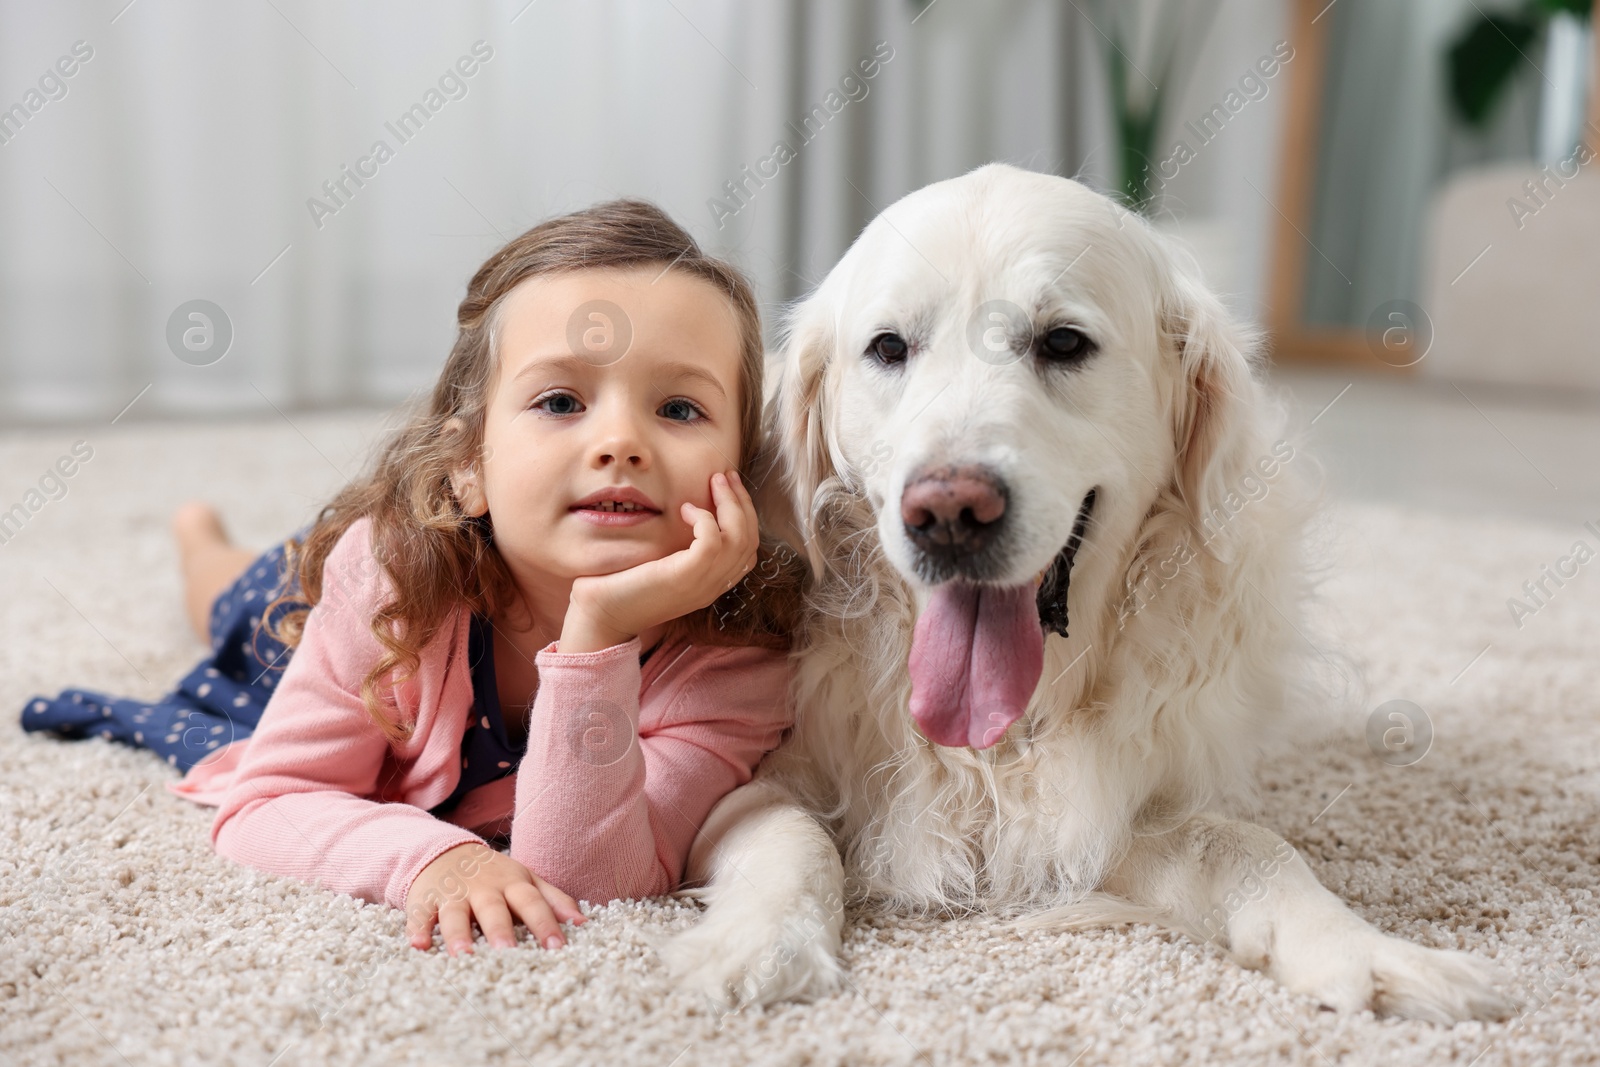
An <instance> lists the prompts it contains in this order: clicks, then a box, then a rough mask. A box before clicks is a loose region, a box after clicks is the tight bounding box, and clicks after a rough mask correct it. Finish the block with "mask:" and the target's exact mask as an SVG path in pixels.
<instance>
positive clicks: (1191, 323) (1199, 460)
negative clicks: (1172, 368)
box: [1162, 255, 1256, 544]
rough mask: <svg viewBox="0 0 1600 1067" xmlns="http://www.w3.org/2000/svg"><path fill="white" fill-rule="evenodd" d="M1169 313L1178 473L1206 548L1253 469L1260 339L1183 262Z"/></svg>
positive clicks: (1175, 274)
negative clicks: (1216, 521) (1254, 362)
mask: <svg viewBox="0 0 1600 1067" xmlns="http://www.w3.org/2000/svg"><path fill="white" fill-rule="evenodd" d="M1170 262H1172V266H1173V270H1172V274H1171V276H1170V285H1169V288H1168V291H1167V299H1166V301H1165V308H1164V310H1163V316H1162V317H1163V324H1162V325H1163V329H1164V330H1165V332H1166V333H1167V334H1168V336H1169V337H1171V338H1172V340H1173V342H1174V344H1175V347H1176V352H1177V359H1178V364H1179V367H1178V395H1177V397H1176V398H1175V402H1174V404H1173V409H1172V410H1173V426H1172V431H1173V441H1174V443H1175V445H1176V447H1177V465H1176V470H1175V472H1174V481H1175V483H1176V485H1175V488H1176V492H1177V495H1178V497H1179V498H1180V499H1181V500H1182V501H1183V502H1184V505H1185V506H1186V510H1187V512H1188V517H1189V519H1190V521H1191V523H1192V524H1193V526H1194V531H1195V535H1196V537H1197V538H1198V540H1200V541H1201V542H1202V543H1203V544H1204V543H1207V542H1208V541H1209V539H1210V537H1211V535H1212V533H1213V532H1214V531H1213V530H1212V529H1211V528H1210V527H1208V526H1207V521H1208V520H1209V519H1211V518H1212V517H1213V516H1214V515H1217V514H1221V515H1224V516H1225V515H1227V514H1228V512H1227V511H1226V510H1225V509H1224V510H1220V511H1219V508H1221V506H1222V504H1223V501H1224V498H1225V497H1226V496H1227V495H1228V494H1229V493H1230V492H1232V491H1234V488H1235V487H1236V486H1237V484H1238V480H1239V478H1240V477H1241V476H1242V475H1243V474H1244V473H1245V472H1246V470H1247V468H1248V467H1249V466H1250V464H1251V462H1252V458H1253V457H1252V455H1251V451H1250V450H1251V448H1252V447H1253V434H1252V432H1251V431H1252V425H1253V424H1252V414H1253V412H1252V410H1251V405H1252V404H1253V403H1255V397H1256V384H1255V381H1254V380H1253V371H1252V367H1251V357H1250V356H1249V355H1248V354H1247V353H1249V352H1252V351H1255V349H1256V338H1255V337H1254V336H1252V335H1250V334H1249V333H1248V332H1247V331H1245V330H1243V329H1242V328H1241V327H1240V326H1239V325H1237V324H1236V323H1235V322H1234V320H1233V317H1232V316H1231V315H1230V314H1229V312H1228V309H1227V308H1226V307H1225V306H1224V305H1223V303H1222V301H1221V300H1219V299H1217V297H1216V295H1215V294H1214V293H1212V292H1211V290H1210V289H1209V288H1207V287H1206V285H1205V283H1204V282H1203V281H1201V279H1200V275H1199V271H1198V269H1197V268H1196V267H1195V266H1194V264H1193V261H1192V259H1189V258H1188V257H1187V256H1185V255H1176V256H1174V257H1172V259H1171V260H1170Z"/></svg>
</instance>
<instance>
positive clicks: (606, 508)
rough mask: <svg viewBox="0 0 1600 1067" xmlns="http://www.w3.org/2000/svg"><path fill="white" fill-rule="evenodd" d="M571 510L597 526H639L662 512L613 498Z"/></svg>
mask: <svg viewBox="0 0 1600 1067" xmlns="http://www.w3.org/2000/svg"><path fill="white" fill-rule="evenodd" d="M570 510H571V511H572V513H573V514H575V515H578V516H579V517H581V518H582V519H583V520H584V521H586V522H592V523H594V524H595V525H596V526H638V525H639V524H640V523H643V522H648V521H649V520H651V519H653V518H656V517H657V516H659V515H660V514H661V512H659V511H656V510H655V509H654V508H647V507H645V506H644V505H642V504H633V503H620V502H617V501H613V500H603V501H600V502H599V503H595V504H586V505H584V506H582V507H575V508H572V509H570Z"/></svg>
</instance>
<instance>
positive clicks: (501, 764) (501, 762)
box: [500, 760, 511, 770]
mask: <svg viewBox="0 0 1600 1067" xmlns="http://www.w3.org/2000/svg"><path fill="white" fill-rule="evenodd" d="M509 766H511V764H509V763H507V762H506V761H505V760H501V761H500V768H501V769H502V770H504V769H505V768H507V767H509Z"/></svg>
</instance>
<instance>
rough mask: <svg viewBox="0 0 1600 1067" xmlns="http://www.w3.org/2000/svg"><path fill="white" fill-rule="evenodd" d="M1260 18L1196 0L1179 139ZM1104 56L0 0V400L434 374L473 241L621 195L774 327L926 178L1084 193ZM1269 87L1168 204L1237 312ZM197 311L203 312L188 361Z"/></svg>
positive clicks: (619, 27)
mask: <svg viewBox="0 0 1600 1067" xmlns="http://www.w3.org/2000/svg"><path fill="white" fill-rule="evenodd" d="M1284 7H1285V5H1284V3H1283V0H1229V2H1228V3H1225V4H1224V5H1223V8H1222V11H1221V13H1220V15H1219V16H1218V19H1217V24H1216V25H1215V26H1214V28H1213V30H1212V32H1211V33H1210V34H1209V35H1208V37H1207V38H1206V41H1205V43H1204V44H1203V45H1200V44H1198V43H1197V44H1195V45H1193V47H1196V48H1199V50H1200V55H1199V56H1198V60H1197V65H1196V69H1195V71H1194V74H1193V76H1192V78H1191V79H1190V81H1189V84H1188V86H1187V89H1186V91H1185V92H1184V93H1183V95H1182V96H1181V97H1179V98H1178V99H1176V100H1175V101H1174V104H1173V107H1172V112H1171V115H1172V122H1171V123H1169V125H1172V126H1173V128H1174V130H1177V129H1179V128H1181V124H1182V122H1183V121H1184V120H1185V119H1187V118H1190V117H1195V116H1198V115H1200V114H1201V113H1203V112H1205V111H1206V110H1207V109H1208V108H1210V107H1211V106H1212V105H1213V104H1214V103H1216V101H1217V100H1219V99H1221V98H1222V95H1223V94H1224V93H1226V92H1227V91H1228V89H1229V88H1230V87H1231V86H1232V85H1233V84H1235V83H1236V82H1237V80H1238V79H1239V77H1240V75H1241V74H1242V73H1245V72H1247V71H1248V70H1249V68H1250V65H1251V64H1252V63H1253V62H1254V61H1255V59H1256V58H1257V57H1258V56H1259V55H1261V54H1263V53H1266V52H1269V51H1271V50H1272V47H1273V44H1274V42H1275V41H1278V40H1280V39H1281V37H1282V35H1283V32H1284V29H1283V27H1284V26H1285V25H1286V16H1285V13H1284ZM1104 47H1105V41H1104V35H1103V33H1102V32H1101V31H1100V30H1099V29H1098V28H1097V27H1096V26H1095V25H1094V24H1093V23H1092V21H1091V20H1090V19H1089V17H1088V15H1087V14H1086V12H1085V10H1084V8H1083V6H1082V5H1080V4H1075V3H1072V2H1071V0H1065V2H1056V0H986V2H979V0H936V2H935V3H934V4H933V5H932V6H928V7H925V6H923V5H921V4H919V3H916V2H913V0H863V2H859V3H846V2H844V0H834V2H827V3H802V2H799V0H777V2H767V3H749V2H743V3H741V2H738V0H673V2H672V3H663V2H659V0H633V2H627V0H612V2H603V3H591V4H582V5H579V4H557V3H551V2H548V0H546V2H533V3H529V2H528V0H509V2H504V3H500V2H496V3H488V2H477V3H466V4H453V5H448V6H447V5H437V4H432V5H430V4H422V3H415V2H413V3H405V4H385V5H381V6H380V5H366V6H357V5H354V4H319V3H313V2H310V0H271V2H266V0H263V2H261V3H248V4H238V5H228V6H222V5H216V4H205V3H200V2H198V0H165V2H156V0H135V2H134V3H132V4H126V5H125V6H124V3H123V2H121V0H118V2H114V3H112V4H109V5H105V4H93V5H91V4H87V3H61V4H50V5H42V4H37V3H26V2H23V0H3V2H0V108H6V107H10V108H11V111H9V112H6V113H5V114H8V115H10V116H11V117H10V120H9V121H6V119H5V118H4V117H3V116H0V419H4V420H5V421H6V422H8V423H13V424H14V423H17V422H21V421H41V420H55V419H78V418H108V419H109V418H112V417H114V416H115V417H118V418H130V419H138V418H151V417H157V416H161V415H169V414H191V413H196V414H215V413H218V412H227V411H244V410H270V408H272V407H276V408H279V409H280V410H291V409H295V408H307V407H319V406H329V405H340V404H349V403H390V402H393V401H395V400H397V399H400V398H403V397H405V396H407V395H409V394H411V393H413V392H414V391H416V390H419V389H422V388H426V387H427V386H428V385H429V384H431V382H432V380H433V378H434V376H435V373H436V371H437V368H438V365H439V363H440V361H441V360H442V358H443V356H444V354H445V352H446V351H447V350H448V348H449V345H450V343H451V340H452V339H453V336H454V312H455V305H456V303H457V301H459V299H460V297H461V295H462V293H463V292H464V288H465V283H466V280H467V278H468V277H469V275H470V274H471V272H472V271H473V270H474V269H475V268H476V267H477V265H478V264H479V263H480V262H481V261H482V260H483V259H484V258H485V257H486V256H487V255H488V254H489V253H490V252H491V251H493V250H494V249H495V248H496V247H498V246H499V245H500V244H501V243H503V242H504V241H505V240H506V239H508V238H509V237H511V236H513V235H514V234H516V233H518V232H520V231H521V230H523V229H525V228H527V227H528V226H530V225H532V224H534V223H535V222H537V221H539V220H540V219H542V218H545V217H547V216H549V215H552V214H555V213H559V212H562V211H566V210H571V209H574V208H577V207H581V206H584V205H586V204H589V203H591V202H593V201H595V200H597V199H602V198H606V197H612V196H619V195H637V196H644V197H648V198H651V199H653V200H655V201H657V202H658V203H660V204H661V205H662V206H663V207H664V208H666V209H667V210H668V211H670V212H671V213H672V214H673V215H674V216H675V217H676V218H678V219H679V220H680V221H681V222H682V223H683V224H684V225H685V226H686V227H687V228H688V229H689V230H690V231H691V232H692V233H693V234H694V235H695V236H696V238H697V239H698V240H700V241H701V243H702V244H703V245H705V246H706V247H708V248H710V249H713V250H715V251H717V252H719V253H722V254H726V255H728V256H729V257H730V258H732V259H733V260H734V261H735V262H737V263H739V264H740V265H741V266H743V267H744V268H745V269H746V270H747V271H748V272H749V273H750V274H751V276H752V277H753V279H754V280H755V282H756V285H757V288H758V292H759V293H760V295H761V297H762V299H763V303H764V309H765V312H766V315H767V318H768V324H769V329H773V328H775V327H776V325H777V322H778V319H779V314H778V313H779V311H780V309H781V307H782V306H783V303H784V302H785V301H788V300H792V299H793V298H794V297H796V296H798V295H800V294H801V293H803V292H805V291H806V289H808V288H809V287H810V286H811V285H813V284H815V283H816V282H817V281H818V280H819V279H820V278H821V276H822V275H823V274H824V273H825V272H826V271H827V269H828V268H829V267H830V266H831V265H832V263H833V262H834V261H835V260H836V259H837V258H838V256H839V255H840V253H842V251H843V250H844V249H845V248H846V247H847V246H848V244H849V242H850V240H852V239H853V237H854V235H855V234H856V233H857V232H858V231H859V229H860V227H861V226H862V225H863V224H864V223H865V222H866V221H867V220H868V219H870V218H871V217H872V216H873V215H874V214H876V213H877V211H879V210H881V209H882V208H884V207H886V206H887V205H888V204H889V203H891V202H892V201H893V200H894V199H896V198H897V197H899V196H900V195H903V194H904V193H906V192H908V191H910V190H912V189H915V188H917V187H919V186H921V185H923V184H925V183H927V182H930V181H934V180H937V179H940V178H945V177H950V176H953V175H956V174H960V173H962V172H964V171H966V170H968V169H970V168H972V167H974V166H976V165H978V164H981V163H983V162H986V161H988V160H991V159H1004V160H1008V161H1011V162H1014V163H1017V164H1019V165H1023V166H1027V167H1031V168H1034V169H1038V170H1045V171H1054V172H1057V173H1062V174H1067V175H1080V176H1082V177H1083V178H1084V179H1085V180H1088V181H1090V182H1091V183H1095V184H1099V185H1101V186H1102V187H1104V185H1105V183H1106V181H1107V179H1108V177H1109V175H1108V171H1109V165H1110V162H1111V159H1112V154H1111V151H1110V149H1109V147H1108V141H1109V132H1110V129H1111V126H1110V122H1109V117H1108V115H1107V114H1106V112H1105V95H1104V89H1103V86H1102V84H1101V78H1102V71H1101V56H1102V54H1103V51H1104ZM863 63H866V64H869V66H868V67H863V66H862V64H863ZM873 64H875V66H874V65H873ZM69 67H70V68H72V73H71V74H70V75H67V74H65V73H63V72H64V71H65V70H66V69H67V68H69ZM867 69H872V70H873V73H872V75H871V76H870V77H868V76H865V75H864V74H863V71H865V70H867ZM469 72H470V73H469ZM1283 95H1284V94H1283V87H1282V82H1281V79H1280V82H1279V83H1278V84H1276V85H1274V86H1273V87H1272V91H1271V93H1270V94H1269V95H1268V96H1266V97H1265V98H1263V99H1262V100H1260V101H1259V102H1256V103H1252V104H1251V107H1250V109H1249V110H1248V111H1247V112H1246V113H1244V114H1241V115H1239V116H1238V117H1237V118H1236V120H1235V121H1234V122H1233V123H1231V124H1230V125H1229V127H1228V129H1227V130H1225V131H1224V132H1223V134H1222V135H1221V136H1219V137H1218V138H1216V139H1215V141H1214V142H1212V143H1211V144H1208V145H1207V146H1205V147H1204V149H1203V150H1201V151H1200V152H1198V154H1197V155H1196V157H1195V158H1194V160H1193V161H1192V162H1191V163H1189V164H1187V165H1185V166H1184V167H1183V170H1182V173H1181V174H1179V175H1178V176H1177V178H1176V179H1174V180H1173V181H1172V182H1171V184H1170V185H1169V187H1168V190H1167V192H1168V194H1169V195H1168V197H1167V199H1166V201H1165V202H1164V209H1163V214H1164V215H1166V216H1167V217H1168V221H1169V224H1171V225H1174V226H1177V227H1178V228H1179V229H1180V230H1182V229H1183V228H1184V227H1189V228H1190V229H1191V230H1192V232H1193V233H1194V234H1195V236H1196V239H1197V241H1199V242H1201V243H1203V244H1206V246H1207V248H1209V249H1210V251H1209V252H1207V254H1206V255H1207V258H1209V260H1210V262H1213V263H1215V264H1216V267H1215V274H1216V276H1217V278H1218V280H1219V284H1221V285H1222V287H1223V288H1225V289H1227V290H1229V292H1230V293H1231V294H1232V299H1233V301H1234V304H1235V306H1236V307H1238V308H1239V309H1240V310H1242V311H1244V312H1246V313H1250V312H1253V311H1254V310H1256V308H1257V307H1258V305H1259V292H1260V287H1261V275H1262V255H1263V250H1264V248H1265V243H1266V241H1265V238H1266V234H1267V232H1268V226H1269V220H1270V218H1271V215H1272V208H1271V206H1270V203H1269V202H1268V199H1269V198H1270V197H1271V196H1272V195H1273V189H1272V184H1273V181H1274V180H1275V177H1276V169H1277V166H1276V165H1277V160H1276V153H1275V147H1274V145H1275V143H1276V137H1277V127H1278V124H1279V122H1280V114H1279V111H1278V109H1279V107H1280V104H1281V100H1282V98H1283ZM35 105H37V106H35ZM18 106H20V107H21V109H22V110H21V112H20V113H19V112H18V111H17V107H18ZM818 109H820V111H819V110H818ZM807 115H812V116H819V115H820V116H825V121H824V119H822V118H814V119H813V122H812V124H811V127H809V128H803V125H804V122H803V120H804V118H805V116H807ZM407 116H409V122H405V121H402V120H403V119H404V118H406V117H407ZM780 139H781V140H785V141H786V142H787V143H788V144H789V145H790V147H791V149H792V150H793V151H792V158H786V159H785V160H784V161H780V162H776V163H775V162H773V160H774V149H775V142H777V141H778V140H780ZM1162 140H1163V141H1165V140H1169V138H1163V139H1162ZM379 142H382V143H383V144H384V145H385V146H386V149H387V150H386V151H384V150H381V149H379V148H378V145H379ZM747 166H748V167H752V168H757V169H758V170H760V169H762V168H765V169H766V171H767V172H768V173H772V174H773V175H774V176H773V177H771V178H769V179H766V180H764V181H762V182H760V183H757V182H755V181H753V180H751V179H749V178H747V177H746V173H747V172H745V171H744V170H743V168H745V167H747ZM363 175H364V176H363ZM1246 178H1249V180H1250V182H1252V183H1253V184H1254V186H1255V187H1256V189H1254V190H1253V189H1252V188H1251V185H1250V184H1247V183H1246V181H1245V180H1244V179H1246ZM357 179H360V180H359V182H358V181H357ZM729 182H736V183H742V185H743V193H742V195H741V196H740V197H733V196H731V195H730V193H729V190H728V186H727V185H726V184H725V183H729ZM1258 190H1259V191H1258ZM718 202H720V203H721V205H722V207H721V208H719V207H717V206H716V205H717V203H718ZM196 300H204V301H208V302H210V304H211V305H214V306H215V307H216V308H218V309H220V314H221V316H222V317H223V318H222V319H221V320H219V321H216V322H214V323H212V327H213V328H214V331H215V333H214V334H213V335H212V337H211V343H212V347H211V348H201V349H199V350H196V351H192V352H189V353H187V354H186V356H185V358H182V359H180V358H178V357H177V356H175V355H174V352H175V351H176V349H175V348H174V347H173V343H171V342H169V334H171V335H172V336H173V337H178V338H181V337H182V336H183V333H184V329H185V328H198V327H193V325H192V324H193V323H197V322H205V321H209V318H208V319H207V320H194V319H190V318H188V317H187V315H186V312H185V311H184V309H185V308H187V307H188V305H189V302H191V301H196ZM175 312H179V313H180V314H179V316H178V318H176V319H175V318H174V313H175ZM225 330H226V331H231V340H230V341H229V343H228V348H227V351H226V354H225V355H222V356H221V358H214V357H215V354H216V352H217V347H218V345H219V344H220V340H219V338H220V336H221V334H222V333H223V332H224V331H225ZM203 332H204V331H202V333H203ZM190 336H191V338H197V337H201V334H191V335H190Z"/></svg>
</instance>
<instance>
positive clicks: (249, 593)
mask: <svg viewBox="0 0 1600 1067" xmlns="http://www.w3.org/2000/svg"><path fill="white" fill-rule="evenodd" d="M244 598H245V599H246V600H254V599H255V598H256V591H255V590H254V589H246V590H245V592H244Z"/></svg>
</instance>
